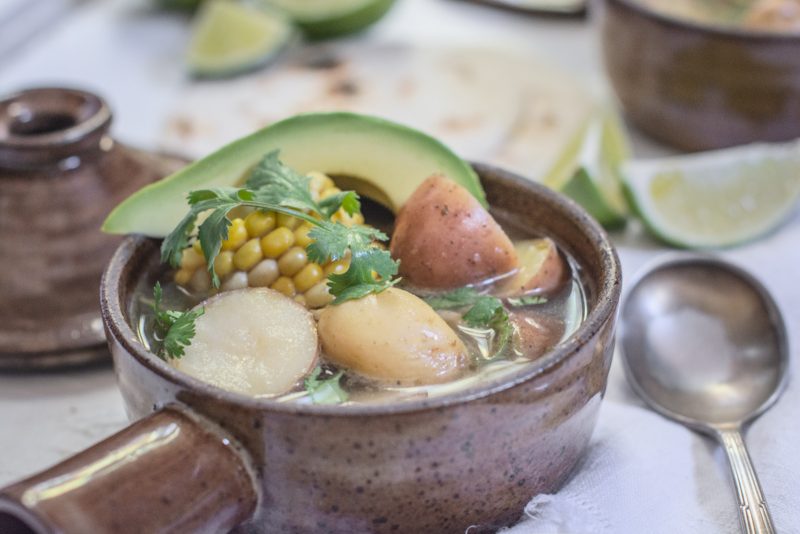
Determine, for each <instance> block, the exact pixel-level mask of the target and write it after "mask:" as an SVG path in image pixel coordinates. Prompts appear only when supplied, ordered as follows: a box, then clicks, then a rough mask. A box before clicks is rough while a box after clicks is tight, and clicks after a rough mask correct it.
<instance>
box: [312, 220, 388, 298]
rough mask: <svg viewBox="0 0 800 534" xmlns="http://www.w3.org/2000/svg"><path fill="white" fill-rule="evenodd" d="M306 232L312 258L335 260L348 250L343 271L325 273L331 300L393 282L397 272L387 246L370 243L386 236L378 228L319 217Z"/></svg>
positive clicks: (377, 290) (376, 290)
mask: <svg viewBox="0 0 800 534" xmlns="http://www.w3.org/2000/svg"><path fill="white" fill-rule="evenodd" d="M308 236H309V237H310V238H311V239H313V240H314V241H313V242H312V243H310V244H309V245H308V247H307V248H306V250H307V251H308V257H309V258H310V259H311V260H312V261H314V262H317V263H325V262H327V261H328V260H333V261H336V260H339V259H342V258H343V257H345V255H346V253H347V251H348V250H349V251H350V267H348V269H347V270H346V271H345V272H343V273H340V274H331V275H330V276H329V277H328V288H329V289H330V292H331V294H332V295H333V296H334V297H335V299H334V301H333V302H334V304H339V303H342V302H345V301H347V300H352V299H358V298H361V297H363V296H366V295H368V294H370V293H380V292H381V291H383V290H384V289H386V288H388V287H391V286H392V285H394V284H395V283H396V282H393V281H392V280H391V279H392V277H393V276H394V275H396V274H397V267H398V264H397V262H396V261H395V260H393V259H392V256H391V254H389V252H388V251H387V250H383V249H381V248H379V247H377V246H375V244H374V242H375V241H386V240H388V239H389V238H388V236H387V235H386V234H384V233H383V232H381V231H380V230H378V229H376V228H370V227H367V226H361V225H354V226H350V227H348V226H345V225H343V224H341V223H334V222H330V221H320V222H319V224H318V225H317V226H316V227H315V228H312V229H311V232H309V234H308Z"/></svg>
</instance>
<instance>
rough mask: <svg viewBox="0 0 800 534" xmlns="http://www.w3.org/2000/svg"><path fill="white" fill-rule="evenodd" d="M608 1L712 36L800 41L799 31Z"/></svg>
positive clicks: (631, 0)
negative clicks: (750, 27) (747, 26)
mask: <svg viewBox="0 0 800 534" xmlns="http://www.w3.org/2000/svg"><path fill="white" fill-rule="evenodd" d="M606 2H608V3H617V4H620V5H622V6H624V7H625V8H626V9H629V10H630V11H634V12H636V13H637V14H638V15H641V16H643V17H644V18H649V19H652V20H655V21H656V22H659V23H661V24H664V25H667V26H675V27H678V28H680V29H688V30H693V31H697V32H699V33H707V34H711V35H714V36H720V37H727V38H734V39H741V40H744V41H750V42H764V43H768V42H778V43H790V44H798V43H800V32H771V31H767V30H746V29H743V28H741V27H739V26H725V25H723V24H713V23H703V22H699V21H695V20H692V19H687V18H681V17H677V16H674V15H669V14H666V13H664V12H661V11H658V10H656V9H653V8H652V7H650V6H646V5H644V3H643V2H642V0H606Z"/></svg>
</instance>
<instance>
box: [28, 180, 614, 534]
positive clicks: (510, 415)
mask: <svg viewBox="0 0 800 534" xmlns="http://www.w3.org/2000/svg"><path fill="white" fill-rule="evenodd" d="M475 167H476V170H477V171H478V172H479V175H480V176H481V179H482V181H483V184H484V187H485V189H486V192H487V195H488V199H489V202H490V203H491V205H492V206H493V207H494V210H495V213H496V215H498V216H499V217H500V218H501V219H503V220H504V221H512V223H513V226H515V230H517V231H519V230H522V231H525V232H528V233H530V234H532V235H536V234H547V235H549V236H551V237H553V238H554V239H555V240H556V241H557V242H558V244H559V245H560V246H561V247H563V248H564V249H565V250H566V251H567V252H569V253H570V254H571V255H572V256H573V257H574V258H576V259H577V260H578V262H579V263H580V264H581V265H582V266H583V269H584V270H585V273H584V274H585V278H586V280H587V281H588V284H587V285H588V287H587V290H588V300H589V308H590V311H589V315H588V318H587V319H586V321H584V323H583V324H582V325H581V326H580V327H579V329H578V330H577V332H576V333H575V334H574V335H572V336H571V337H570V338H569V339H567V340H566V341H564V342H563V343H561V344H560V345H559V346H558V347H557V348H555V349H554V350H553V351H551V352H549V353H547V354H546V355H544V356H543V357H542V358H541V359H540V360H538V361H537V362H536V363H535V364H531V365H530V366H527V367H524V368H521V369H520V371H518V372H516V373H515V374H514V375H512V376H510V377H506V378H504V379H502V380H500V379H495V380H494V381H492V382H489V383H486V384H483V385H481V387H480V388H476V389H471V390H465V391H463V392H459V393H454V394H450V395H448V396H443V397H439V398H434V399H424V400H412V401H406V402H402V403H394V404H382V405H346V406H329V405H328V406H324V405H321V406H313V405H299V404H291V403H277V402H272V401H269V400H264V399H260V400H259V399H253V398H249V397H244V396H241V395H237V394H232V393H228V392H225V391H222V390H219V389H216V388H214V387H212V386H209V385H206V384H203V383H200V382H198V381H196V380H194V379H192V378H191V377H188V376H183V375H181V374H179V373H178V372H176V371H175V370H174V369H173V368H172V367H170V366H168V365H167V364H165V363H164V362H162V361H161V360H159V359H158V358H156V357H155V356H153V355H152V354H149V353H147V352H146V351H145V350H144V349H143V347H142V345H141V344H140V343H139V341H138V340H137V338H136V334H135V333H134V331H133V330H132V329H131V327H130V325H129V324H128V316H127V310H128V309H129V304H130V299H131V298H132V291H133V288H134V287H135V285H136V282H137V281H138V280H140V279H141V277H143V276H146V277H152V276H155V273H156V272H157V271H158V269H159V266H158V243H157V242H156V241H153V240H148V239H145V238H139V237H132V238H128V239H127V240H126V241H125V242H124V243H123V244H122V245H121V246H120V248H119V249H118V250H117V252H116V254H115V256H114V258H113V259H112V262H111V264H110V266H109V268H108V269H107V271H106V273H105V276H104V281H103V285H102V288H101V299H102V306H103V314H104V320H105V325H106V328H107V333H108V338H109V342H110V346H111V350H112V354H113V356H114V362H115V368H116V372H117V377H118V381H119V387H120V389H121V391H122V394H123V397H124V399H125V404H126V406H127V409H128V412H129V414H130V416H131V418H132V419H138V418H142V417H152V415H151V414H153V413H154V412H155V413H161V411H162V410H164V409H165V407H166V408H167V409H171V408H170V407H180V409H182V410H189V411H191V412H193V413H195V414H199V416H200V417H201V418H203V419H204V420H208V421H212V422H213V423H214V424H216V425H218V426H219V427H220V428H221V431H222V432H224V433H226V435H229V436H231V439H232V440H233V441H235V442H237V443H239V444H241V446H242V449H243V451H246V452H245V453H243V454H244V455H245V456H246V457H247V459H248V461H250V462H251V463H252V465H253V466H254V469H255V480H256V481H257V482H256V491H257V493H258V494H259V501H258V504H257V506H256V510H255V513H254V514H253V515H252V517H250V518H249V519H248V520H246V521H244V522H242V523H241V524H240V525H239V526H238V527H236V528H235V532H238V533H273V532H274V533H312V532H326V533H353V532H365V533H384V532H386V533H391V532H402V533H428V532H431V533H434V532H435V533H441V534H447V533H451V532H452V533H463V532H464V531H465V530H466V529H467V528H469V527H471V526H475V528H473V529H471V530H470V532H482V531H494V530H496V529H497V528H499V527H501V526H504V525H508V524H510V523H513V522H515V521H516V520H518V519H519V518H520V516H521V514H522V509H523V507H524V505H525V503H527V502H528V501H529V500H530V499H531V498H532V497H533V496H534V495H536V494H537V493H540V492H553V491H556V490H558V488H559V487H560V486H561V485H562V484H563V483H564V481H565V480H566V479H567V478H568V477H569V475H570V473H571V471H572V470H573V469H574V467H575V465H576V464H577V462H578V461H579V459H580V458H581V456H582V455H583V453H584V452H585V450H586V447H587V446H588V443H589V438H590V436H591V433H592V430H593V427H594V425H595V422H596V420H597V414H598V410H599V408H600V401H601V398H602V396H603V392H604V389H605V384H606V378H607V375H608V370H609V366H610V363H611V355H612V348H613V335H614V322H615V316H616V307H617V303H618V299H619V291H620V269H619V262H618V259H617V257H616V254H615V252H614V250H613V249H612V248H611V245H610V243H609V242H608V240H607V237H606V235H605V233H604V232H603V230H602V229H601V228H600V227H599V225H597V223H595V222H594V221H593V220H591V219H590V218H589V217H588V215H586V214H585V212H583V211H582V210H581V209H580V208H579V207H578V206H577V205H576V204H574V203H573V202H572V201H570V200H568V199H566V198H564V197H562V196H561V195H558V194H556V193H553V192H552V191H550V190H548V189H546V188H544V187H542V186H539V185H536V184H533V183H531V182H528V181H526V180H524V179H522V178H519V177H516V176H514V175H511V174H509V173H506V172H503V171H500V170H497V169H493V168H491V167H487V166H482V165H476V166H475ZM192 455H193V453H192V452H191V449H188V450H187V455H186V461H187V462H192V461H193V460H192ZM220 473H223V474H224V470H220ZM221 476H222V475H221ZM162 484H163V485H165V487H167V488H169V487H172V486H173V485H178V484H185V482H181V481H175V482H173V481H171V480H169V478H168V477H167V478H164V479H163V481H162ZM223 509H224V508H223ZM214 510H216V508H215V504H214V503H211V504H209V506H208V507H207V508H206V510H205V517H206V518H208V517H212V516H213V514H212V512H213V511H214ZM16 512H17V513H16V515H15V517H18V518H23V519H24V517H23V515H24V514H23V513H24V512H25V510H16ZM220 513H221V512H220ZM31 523H32V521H31ZM154 531H155V530H154ZM184 531H189V530H188V529H182V528H176V529H174V530H172V531H171V532H184ZM37 532H39V531H37Z"/></svg>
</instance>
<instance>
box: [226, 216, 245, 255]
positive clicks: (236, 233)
mask: <svg viewBox="0 0 800 534" xmlns="http://www.w3.org/2000/svg"><path fill="white" fill-rule="evenodd" d="M245 241H247V229H246V228H245V227H244V221H243V220H242V219H239V218H236V219H234V220H232V221H231V225H230V226H229V227H228V239H226V240H225V241H223V242H222V250H236V249H238V248H239V247H241V246H242V245H244V242H245Z"/></svg>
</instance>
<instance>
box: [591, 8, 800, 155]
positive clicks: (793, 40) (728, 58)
mask: <svg viewBox="0 0 800 534" xmlns="http://www.w3.org/2000/svg"><path fill="white" fill-rule="evenodd" d="M604 4H605V5H604V10H603V11H604V15H603V23H602V42H603V53H604V56H605V63H606V67H607V70H608V73H609V76H610V78H611V82H612V85H613V86H614V89H615V91H616V93H617V95H618V96H619V99H620V101H621V102H622V106H623V108H624V109H625V112H626V113H627V115H628V116H629V117H630V119H631V120H632V121H633V122H634V123H635V124H636V125H637V126H638V127H639V128H641V129H642V130H644V131H645V132H647V133H649V134H650V135H652V136H653V137H655V138H656V139H658V140H660V141H663V142H665V143H668V144H670V145H672V146H674V147H677V148H680V149H684V150H704V149H713V148H721V147H727V146H733V145H738V144H743V143H748V142H754V141H782V140H789V139H793V138H796V137H800V53H798V50H800V35H797V34H795V35H790V34H786V35H781V34H774V33H755V32H749V31H745V30H739V29H724V28H719V29H716V28H711V27H707V26H703V25H701V24H697V23H693V22H686V21H683V20H677V19H673V18H670V17H667V16H662V15H660V14H657V13H655V12H652V11H650V10H648V9H647V8H646V7H642V6H640V5H638V4H637V2H636V0H605V2H604Z"/></svg>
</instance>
